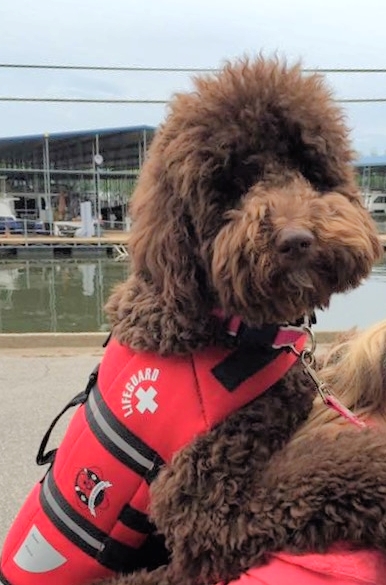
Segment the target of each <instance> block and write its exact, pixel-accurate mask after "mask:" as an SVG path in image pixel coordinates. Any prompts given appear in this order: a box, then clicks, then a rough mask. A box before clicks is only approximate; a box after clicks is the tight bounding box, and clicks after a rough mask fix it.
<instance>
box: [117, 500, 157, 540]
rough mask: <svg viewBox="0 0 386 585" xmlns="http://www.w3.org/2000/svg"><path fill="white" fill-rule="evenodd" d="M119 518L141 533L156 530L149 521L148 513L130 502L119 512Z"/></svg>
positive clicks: (128, 526)
mask: <svg viewBox="0 0 386 585" xmlns="http://www.w3.org/2000/svg"><path fill="white" fill-rule="evenodd" d="M118 520H119V521H120V522H122V524H124V525H125V526H127V528H130V529H131V530H135V531H136V532H140V533H141V534H150V533H152V532H154V531H155V526H154V524H152V523H151V522H150V521H149V518H148V516H147V515H146V514H144V513H143V512H141V511H140V510H137V509H136V508H133V507H132V506H130V504H125V505H124V506H123V508H122V510H121V513H120V514H119V517H118Z"/></svg>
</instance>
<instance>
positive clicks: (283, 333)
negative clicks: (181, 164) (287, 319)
mask: <svg viewBox="0 0 386 585" xmlns="http://www.w3.org/2000/svg"><path fill="white" fill-rule="evenodd" d="M303 335H304V329H303V328H302V327H296V326H295V325H284V326H282V327H280V329H279V331H278V334H277V335H276V338H275V340H274V342H273V344H272V347H273V348H274V349H281V348H282V347H288V346H291V345H294V344H295V343H296V342H297V341H299V339H300V338H301V337H302V336H303Z"/></svg>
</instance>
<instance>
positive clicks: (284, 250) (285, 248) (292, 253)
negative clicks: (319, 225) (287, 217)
mask: <svg viewBox="0 0 386 585" xmlns="http://www.w3.org/2000/svg"><path fill="white" fill-rule="evenodd" d="M314 240H315V238H314V236H313V234H312V232H310V230H307V229H305V228H293V227H286V228H283V229H282V230H281V231H280V233H279V234H278V236H277V238H276V246H277V249H278V251H279V253H280V254H282V255H283V256H285V257H294V258H296V257H299V255H302V256H303V255H304V254H306V253H308V252H309V251H310V249H311V248H312V244H313V242H314Z"/></svg>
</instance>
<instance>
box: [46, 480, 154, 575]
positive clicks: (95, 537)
mask: <svg viewBox="0 0 386 585" xmlns="http://www.w3.org/2000/svg"><path fill="white" fill-rule="evenodd" d="M40 503H41V505H42V508H43V510H44V512H45V514H46V515H47V517H48V518H49V519H50V520H51V522H52V523H53V524H54V526H56V528H57V529H58V530H59V531H60V532H61V533H62V534H63V535H64V536H65V537H66V538H67V539H68V540H69V541H70V542H72V543H73V544H74V545H75V546H77V547H78V548H79V549H80V550H82V551H83V552H84V553H86V554H87V555H88V556H90V557H92V558H94V559H96V561H97V562H98V563H100V564H101V565H103V566H105V567H107V568H109V569H111V570H113V571H118V570H123V569H124V568H125V566H126V565H127V567H130V568H131V570H135V569H137V568H140V567H141V566H143V560H142V559H141V558H140V557H139V555H138V549H136V548H134V547H131V546H128V545H125V544H123V543H122V542H119V541H118V540H116V539H114V538H111V537H110V536H109V535H108V534H106V533H105V532H103V531H102V530H100V529H99V528H96V527H95V526H94V525H93V524H91V522H89V521H88V520H87V519H86V518H84V517H83V516H81V515H80V514H79V513H78V512H77V511H76V510H74V508H72V507H71V506H70V504H69V503H68V502H67V501H66V500H65V498H64V497H63V495H62V494H61V493H60V491H59V489H58V487H57V485H56V483H55V479H54V477H53V473H52V471H51V470H50V471H49V472H48V473H47V475H46V477H45V479H44V482H43V485H42V489H41V490H40Z"/></svg>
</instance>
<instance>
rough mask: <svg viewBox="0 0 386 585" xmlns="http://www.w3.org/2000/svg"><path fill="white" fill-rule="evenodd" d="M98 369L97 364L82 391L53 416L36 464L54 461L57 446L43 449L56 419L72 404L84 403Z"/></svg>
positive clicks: (95, 379) (93, 383) (41, 444)
mask: <svg viewBox="0 0 386 585" xmlns="http://www.w3.org/2000/svg"><path fill="white" fill-rule="evenodd" d="M98 369H99V364H98V365H97V366H96V368H95V369H94V370H93V371H92V372H91V374H90V377H89V379H88V382H87V386H86V388H85V389H84V390H83V391H82V392H79V394H77V395H76V396H74V398H72V399H71V400H70V402H69V403H68V404H66V406H65V407H64V408H63V409H62V410H61V411H60V412H59V414H58V415H57V416H56V417H55V418H54V420H53V421H52V423H51V424H50V426H49V427H48V430H47V432H46V433H45V435H44V437H43V439H42V441H41V443H40V447H39V450H38V454H37V455H36V463H37V464H38V465H47V464H51V463H52V462H53V461H54V459H55V455H56V451H57V448H55V449H51V450H50V451H47V453H45V449H46V447H47V444H48V441H49V440H50V436H51V433H52V431H53V429H54V427H55V425H56V423H57V422H58V420H59V419H60V418H61V417H62V416H63V414H64V413H65V412H67V410H68V409H69V408H72V407H73V406H79V405H80V404H84V403H85V402H86V400H87V398H88V395H89V393H90V390H91V388H92V387H93V386H94V385H95V382H96V381H97V377H98Z"/></svg>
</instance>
